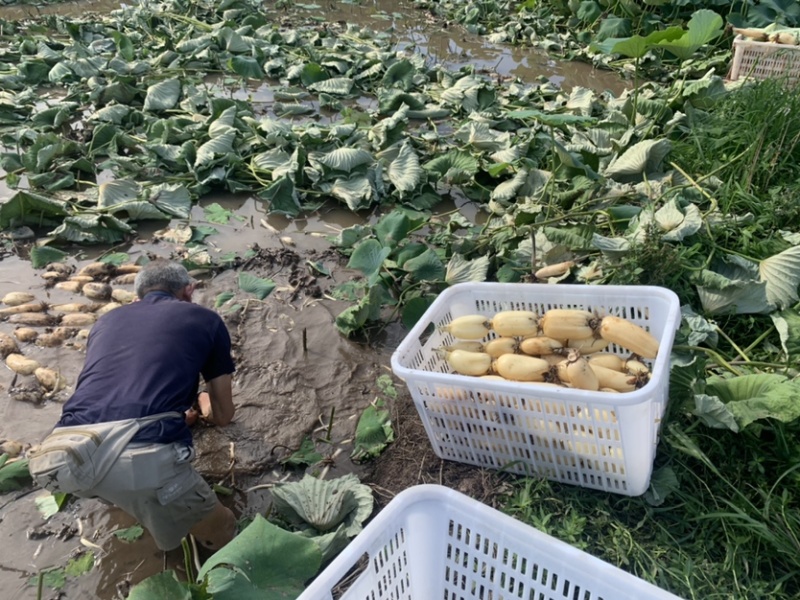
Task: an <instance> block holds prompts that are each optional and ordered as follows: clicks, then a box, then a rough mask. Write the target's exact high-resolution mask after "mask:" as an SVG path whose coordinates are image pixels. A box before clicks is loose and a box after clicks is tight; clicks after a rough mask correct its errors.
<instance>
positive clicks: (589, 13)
mask: <svg viewBox="0 0 800 600" xmlns="http://www.w3.org/2000/svg"><path fill="white" fill-rule="evenodd" d="M602 14H603V9H602V8H600V5H599V4H598V3H597V2H595V1H594V0H583V2H581V4H580V6H579V7H578V11H577V12H576V13H575V16H576V17H578V18H579V19H580V20H581V21H583V22H584V23H594V22H595V21H596V20H597V19H598V18H599V17H600V15H602Z"/></svg>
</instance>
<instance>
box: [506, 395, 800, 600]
mask: <svg viewBox="0 0 800 600" xmlns="http://www.w3.org/2000/svg"><path fill="white" fill-rule="evenodd" d="M799 433H800V424H798V423H788V424H785V423H779V422H761V423H760V424H759V425H755V424H753V425H751V426H749V427H747V428H745V429H744V430H743V431H741V432H739V433H734V432H732V431H722V430H718V429H710V428H708V427H706V426H705V425H703V424H701V423H700V422H699V420H697V419H696V418H694V417H692V416H691V415H690V414H689V407H688V406H686V405H681V403H680V402H674V403H673V408H671V409H670V410H669V411H668V414H667V415H666V418H665V422H664V429H662V440H661V443H660V445H659V448H658V455H657V460H656V465H655V471H654V474H653V479H652V480H651V490H650V491H649V492H648V493H647V494H645V495H644V496H641V497H636V498H630V497H624V496H618V495H616V494H609V493H605V492H601V491H594V490H587V489H583V488H580V487H575V486H567V485H561V484H558V483H554V482H550V481H546V480H542V479H537V478H520V479H516V480H514V481H511V482H510V483H509V485H508V486H507V487H506V494H505V495H504V504H503V510H504V511H505V512H507V513H508V514H511V515H512V516H514V517H516V518H518V519H520V520H522V521H524V522H526V523H529V524H531V525H533V526H534V527H536V528H537V529H540V530H542V531H545V532H546V533H548V534H550V535H553V536H554V537H556V538H559V539H561V540H563V541H566V542H568V543H569V544H572V545H574V546H576V547H578V548H581V549H582V550H584V551H586V552H588V553H589V554H592V555H594V556H597V557H598V558H601V559H603V560H605V561H607V562H609V563H611V564H614V565H616V566H618V567H620V568H622V569H624V570H626V571H628V572H630V573H633V574H634V575H636V576H637V577H640V578H642V579H644V580H646V581H649V582H651V583H654V584H655V585H657V586H659V587H661V588H663V589H666V590H669V591H670V592H672V593H674V594H676V595H678V596H680V597H682V598H687V599H689V598H691V599H698V600H699V599H703V600H711V599H720V600H721V599H723V598H724V599H731V598H748V599H753V598H774V599H778V600H784V599H785V600H789V599H790V598H797V597H798V596H799V595H800V539H799V538H798V536H800V502H799V499H798V495H797V490H798V483H800V481H799V479H800V475H799V474H798V472H799V471H800V466H798V465H800V461H799V460H798V459H800V446H798V445H797V443H796V440H797V436H798V434H799ZM655 489H659V491H660V492H661V494H662V495H661V496H660V497H658V496H655V495H653V493H652V492H653V490H655ZM665 490H666V493H664V492H665Z"/></svg>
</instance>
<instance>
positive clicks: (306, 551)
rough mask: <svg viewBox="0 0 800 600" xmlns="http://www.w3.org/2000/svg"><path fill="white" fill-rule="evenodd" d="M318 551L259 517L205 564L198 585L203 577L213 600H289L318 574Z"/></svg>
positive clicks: (311, 544) (312, 543)
mask: <svg viewBox="0 0 800 600" xmlns="http://www.w3.org/2000/svg"><path fill="white" fill-rule="evenodd" d="M320 564H321V555H320V551H319V548H318V547H317V545H316V544H315V543H314V542H313V541H311V540H308V539H305V538H303V537H301V536H299V535H295V534H293V533H290V532H288V531H286V530H284V529H281V528H280V527H277V526H275V525H273V524H272V523H270V522H269V521H267V520H266V519H265V518H264V517H262V516H261V515H256V517H255V519H253V521H252V522H251V523H250V525H248V526H247V527H246V528H245V530H244V531H242V532H241V533H240V534H239V535H238V536H236V537H235V538H234V539H233V540H232V541H231V542H230V543H228V544H227V545H226V546H225V547H224V548H222V549H221V550H219V551H218V552H217V553H215V554H214V555H213V556H212V557H211V558H209V559H208V560H207V561H206V562H205V564H203V567H202V568H201V569H200V571H199V573H198V575H197V579H198V581H202V580H203V579H204V578H205V577H206V576H207V577H208V591H209V592H210V593H211V594H212V595H213V597H214V600H249V599H251V598H252V599H253V600H292V599H294V598H297V597H298V596H299V595H300V593H301V592H302V591H303V588H304V584H305V582H306V581H307V580H309V579H310V578H311V577H313V576H314V575H315V574H316V573H317V571H318V570H319V567H320Z"/></svg>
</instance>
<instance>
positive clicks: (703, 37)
mask: <svg viewBox="0 0 800 600" xmlns="http://www.w3.org/2000/svg"><path fill="white" fill-rule="evenodd" d="M686 26H687V29H688V31H686V32H685V33H684V34H683V35H681V37H679V38H677V39H670V38H668V39H663V40H660V41H659V42H657V44H656V45H657V46H658V47H659V48H664V49H665V50H667V51H668V52H671V53H672V54H674V55H675V56H677V57H678V58H680V59H681V60H687V59H689V58H691V56H692V54H694V53H695V52H696V51H697V50H698V49H699V48H700V47H701V46H704V45H705V44H707V43H708V42H710V41H711V40H713V39H715V38H717V37H719V36H720V35H721V34H722V26H723V20H722V17H721V16H719V15H718V14H717V13H715V12H714V11H713V10H708V9H703V10H698V11H696V12H695V13H694V14H693V15H692V18H691V19H689V23H688V24H687V25H686Z"/></svg>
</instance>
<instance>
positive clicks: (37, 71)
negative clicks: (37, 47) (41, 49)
mask: <svg viewBox="0 0 800 600" xmlns="http://www.w3.org/2000/svg"><path fill="white" fill-rule="evenodd" d="M17 71H18V72H19V74H20V76H22V78H23V79H24V80H25V83H27V84H28V85H38V84H40V83H43V82H45V81H47V80H48V79H47V76H48V74H49V73H50V65H48V64H47V63H46V62H45V61H43V60H25V61H22V62H21V63H20V64H19V65H18V66H17Z"/></svg>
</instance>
